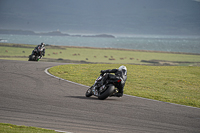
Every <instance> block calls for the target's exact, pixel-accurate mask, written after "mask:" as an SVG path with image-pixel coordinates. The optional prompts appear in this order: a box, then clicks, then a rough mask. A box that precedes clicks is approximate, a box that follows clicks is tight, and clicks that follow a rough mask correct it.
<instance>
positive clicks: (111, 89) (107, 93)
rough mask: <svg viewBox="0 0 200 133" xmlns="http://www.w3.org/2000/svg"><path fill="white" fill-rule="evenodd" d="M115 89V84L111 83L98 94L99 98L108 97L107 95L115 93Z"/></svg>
mask: <svg viewBox="0 0 200 133" xmlns="http://www.w3.org/2000/svg"><path fill="white" fill-rule="evenodd" d="M114 90H115V86H114V85H109V87H108V89H106V90H105V91H104V92H103V93H102V94H100V95H99V96H98V99H100V100H104V99H106V98H107V97H109V96H110V95H112V94H113V92H114Z"/></svg>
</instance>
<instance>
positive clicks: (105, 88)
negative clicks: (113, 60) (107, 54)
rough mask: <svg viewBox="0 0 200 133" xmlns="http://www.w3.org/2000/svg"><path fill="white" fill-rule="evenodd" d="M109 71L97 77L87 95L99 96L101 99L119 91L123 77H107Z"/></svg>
mask: <svg viewBox="0 0 200 133" xmlns="http://www.w3.org/2000/svg"><path fill="white" fill-rule="evenodd" d="M107 74H108V73H105V74H104V75H101V74H100V76H99V77H98V78H97V79H96V81H95V83H94V85H92V86H91V87H90V88H89V89H88V90H87V91H86V93H85V96H86V97H90V96H92V95H94V96H96V97H98V99H100V100H104V99H106V98H107V97H109V96H110V97H111V96H114V94H115V93H117V92H118V89H117V87H118V85H119V84H120V83H121V79H117V78H114V79H105V77H107V76H106V75H107Z"/></svg>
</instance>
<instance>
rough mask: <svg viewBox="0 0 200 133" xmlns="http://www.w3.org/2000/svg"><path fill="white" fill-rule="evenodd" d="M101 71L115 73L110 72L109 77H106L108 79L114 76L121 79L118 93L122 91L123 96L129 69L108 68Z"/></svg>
mask: <svg viewBox="0 0 200 133" xmlns="http://www.w3.org/2000/svg"><path fill="white" fill-rule="evenodd" d="M101 73H102V74H104V73H115V75H113V74H108V76H107V77H105V78H106V79H113V78H117V79H121V84H120V85H119V87H118V89H119V92H118V93H121V96H122V95H123V89H124V86H125V82H126V79H127V71H125V70H123V69H122V70H119V69H112V70H110V69H108V70H101Z"/></svg>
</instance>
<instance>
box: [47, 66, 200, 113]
mask: <svg viewBox="0 0 200 133" xmlns="http://www.w3.org/2000/svg"><path fill="white" fill-rule="evenodd" d="M50 68H51V67H50ZM50 68H46V69H45V70H44V71H45V73H46V74H48V75H50V76H52V77H54V78H57V79H59V80H64V81H67V82H69V83H73V84H76V85H80V86H84V87H89V86H86V85H82V84H79V83H75V82H72V81H69V80H66V79H62V78H59V77H56V76H54V75H52V74H50V73H49V72H48V69H50ZM124 95H125V96H129V97H134V98H140V99H145V100H149V101H155V102H163V101H158V100H153V99H148V98H143V97H137V96H131V95H126V94H124ZM163 103H167V104H172V105H177V106H182V107H187V108H194V109H200V108H197V107H192V106H186V105H181V104H176V103H168V102H163Z"/></svg>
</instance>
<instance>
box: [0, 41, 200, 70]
mask: <svg viewBox="0 0 200 133" xmlns="http://www.w3.org/2000/svg"><path fill="white" fill-rule="evenodd" d="M35 46H36V45H25V44H6V43H0V58H7V59H11V60H12V59H13V58H20V57H22V56H23V57H24V58H25V59H26V60H28V56H29V55H30V54H31V53H32V50H33V49H34V47H35ZM44 58H46V60H48V59H49V60H50V61H52V59H54V61H56V60H58V59H59V62H66V60H71V61H79V62H87V63H123V64H142V65H184V66H188V65H199V64H200V55H198V54H197V55H194V54H180V53H166V52H155V51H154V52H152V51H139V50H137V51H136V50H126V49H103V48H85V47H69V46H46V56H45V57H44ZM152 60H153V61H152ZM40 61H43V59H42V60H40Z"/></svg>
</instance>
